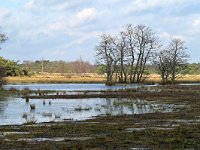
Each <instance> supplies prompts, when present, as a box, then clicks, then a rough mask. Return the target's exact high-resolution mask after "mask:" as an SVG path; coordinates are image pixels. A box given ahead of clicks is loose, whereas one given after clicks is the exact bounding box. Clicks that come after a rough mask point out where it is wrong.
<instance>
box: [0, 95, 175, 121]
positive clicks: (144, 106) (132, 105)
mask: <svg viewBox="0 0 200 150" xmlns="http://www.w3.org/2000/svg"><path fill="white" fill-rule="evenodd" d="M31 104H34V105H35V110H31V108H30V105H31ZM175 107H176V106H175V105H173V104H159V103H153V102H148V101H145V100H140V99H132V100H128V99H103V98H95V99H93V98H92V99H69V100H66V99H56V100H41V99H32V100H30V101H29V102H26V101H25V100H24V99H21V98H8V99H6V100H1V101H0V125H10V124H23V123H27V122H30V121H33V122H36V123H40V122H50V121H64V120H73V121H75V120H86V119H91V118H94V117H96V116H101V115H123V114H143V113H154V112H157V111H161V112H171V111H173V109H174V108H175Z"/></svg>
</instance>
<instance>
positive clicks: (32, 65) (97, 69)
mask: <svg viewBox="0 0 200 150" xmlns="http://www.w3.org/2000/svg"><path fill="white" fill-rule="evenodd" d="M0 65H1V66H3V67H4V68H5V70H6V76H24V75H32V74H34V73H41V72H42V71H43V72H48V73H77V74H79V73H98V74H104V73H106V70H105V69H106V67H105V66H104V65H93V64H91V63H89V62H88V61H85V60H82V59H78V60H76V61H72V62H66V61H62V60H60V61H50V60H37V61H28V60H26V61H23V62H22V63H19V62H16V61H11V60H7V59H4V58H2V57H0ZM151 73H158V70H157V67H156V65H147V67H146V70H145V74H151ZM180 73H181V74H200V63H192V64H186V66H185V67H184V68H183V69H182V70H181V72H180Z"/></svg>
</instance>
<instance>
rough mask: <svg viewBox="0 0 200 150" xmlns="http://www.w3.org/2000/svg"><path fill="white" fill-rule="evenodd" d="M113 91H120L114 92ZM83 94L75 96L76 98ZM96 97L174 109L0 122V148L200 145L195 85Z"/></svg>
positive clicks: (199, 110)
mask: <svg viewBox="0 0 200 150" xmlns="http://www.w3.org/2000/svg"><path fill="white" fill-rule="evenodd" d="M23 92H24V91H23ZM117 93H120V94H118V95H117V96H116V94H117ZM90 94H91V93H89V94H88V95H90ZM92 94H95V93H92ZM19 95H21V94H19ZM41 95H42V94H41ZM41 95H39V94H38V96H41ZM44 95H45V94H44ZM64 95H65V94H63V96H64ZM84 95H85V94H84V93H83V94H79V95H78V97H79V98H81V96H84ZM99 95H104V96H108V95H109V97H112V95H113V97H124V98H125V97H126V98H128V99H129V100H128V101H122V100H121V101H117V102H115V104H114V105H115V106H132V104H133V103H132V102H131V101H134V100H135V99H138V98H139V99H145V101H147V102H150V103H154V102H159V104H163V105H164V104H166V105H167V106H171V105H175V106H179V107H173V110H172V111H169V112H166V111H160V110H158V111H155V112H152V113H143V114H134V113H133V114H130V115H124V114H122V115H116V116H115V115H114V116H113V115H111V114H106V115H103V116H98V117H96V118H93V119H89V120H84V121H70V120H66V121H62V122H49V123H38V124H35V123H33V122H28V123H26V124H23V125H5V126H0V148H1V149H19V150H21V149H38V150H41V149H53V150H54V149H55V150H57V149H58V150H59V149H131V148H143V149H200V128H199V126H200V86H199V85H164V86H155V87H143V88H140V89H137V90H135V89H134V90H131V89H128V90H118V91H112V92H110V91H108V92H106V91H103V92H101V93H98V94H97V95H96V96H97V97H98V96H99ZM84 98H85V97H84ZM66 101H67V99H66ZM168 104H170V105H168ZM77 111H82V110H81V109H79V110H77ZM84 111H86V110H84Z"/></svg>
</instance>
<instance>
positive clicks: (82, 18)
mask: <svg viewBox="0 0 200 150" xmlns="http://www.w3.org/2000/svg"><path fill="white" fill-rule="evenodd" d="M95 16H96V9H95V8H84V9H83V10H81V11H79V12H78V13H77V14H76V15H75V16H72V17H71V19H70V20H69V25H70V27H72V28H74V27H77V26H80V25H81V24H83V23H85V22H88V21H91V20H92V19H94V18H95Z"/></svg>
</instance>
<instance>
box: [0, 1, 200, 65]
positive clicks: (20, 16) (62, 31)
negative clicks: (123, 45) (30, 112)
mask: <svg viewBox="0 0 200 150" xmlns="http://www.w3.org/2000/svg"><path fill="white" fill-rule="evenodd" d="M125 24H133V25H138V24H145V25H147V26H149V27H151V28H152V29H153V31H154V32H156V33H157V34H158V36H159V37H160V38H161V40H163V41H166V40H169V39H170V38H172V37H180V38H183V39H184V40H185V41H186V45H187V47H188V52H189V54H190V55H191V59H190V62H200V0H0V26H1V32H5V33H7V36H8V37H9V40H8V41H7V43H5V44H3V45H2V46H1V47H2V50H1V51H0V56H3V57H6V58H8V59H12V60H20V61H22V60H39V59H42V58H44V59H50V60H65V61H72V60H76V59H78V58H80V57H82V58H83V59H86V60H89V61H90V62H92V63H93V62H95V57H94V56H95V45H97V44H98V40H99V37H98V35H100V34H102V33H116V32H118V31H120V30H121V27H122V26H123V25H125Z"/></svg>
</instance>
